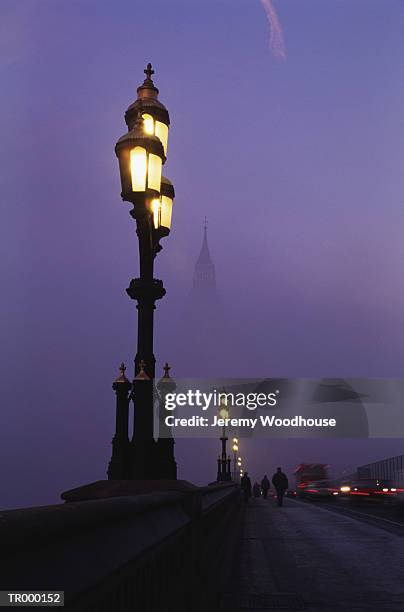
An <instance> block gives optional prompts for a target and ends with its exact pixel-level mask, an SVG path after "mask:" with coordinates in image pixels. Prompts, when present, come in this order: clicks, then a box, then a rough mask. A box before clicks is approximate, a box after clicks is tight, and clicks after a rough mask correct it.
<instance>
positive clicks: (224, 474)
mask: <svg viewBox="0 0 404 612" xmlns="http://www.w3.org/2000/svg"><path fill="white" fill-rule="evenodd" d="M229 414H230V412H229V408H228V406H227V398H223V397H221V399H220V406H219V416H220V418H221V419H228V418H229ZM227 440H228V438H227V436H226V426H225V425H223V427H222V435H221V437H220V441H221V443H222V454H221V456H219V457H218V460H217V480H231V473H230V457H228V456H227V450H226V443H227Z"/></svg>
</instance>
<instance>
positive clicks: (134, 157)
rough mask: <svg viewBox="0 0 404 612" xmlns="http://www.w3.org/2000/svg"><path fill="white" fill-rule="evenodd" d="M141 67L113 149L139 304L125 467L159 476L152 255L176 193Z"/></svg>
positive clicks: (164, 117)
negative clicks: (134, 248) (134, 253)
mask: <svg viewBox="0 0 404 612" xmlns="http://www.w3.org/2000/svg"><path fill="white" fill-rule="evenodd" d="M144 72H145V74H146V78H145V80H144V82H143V84H142V85H141V86H140V87H138V89H137V94H138V96H137V99H136V100H135V102H133V104H131V105H130V106H129V108H128V109H127V111H126V113H125V121H126V124H127V126H128V131H127V133H126V134H124V135H123V136H122V137H121V138H119V140H118V142H117V143H116V146H115V153H116V156H117V158H118V161H119V173H120V179H121V197H122V199H123V200H124V201H125V202H130V203H131V204H132V205H133V208H132V209H131V210H130V215H131V216H132V218H133V219H134V220H135V221H136V233H137V236H138V241H139V262H140V275H139V278H135V279H132V280H131V282H130V284H129V287H128V289H127V290H126V291H127V293H128V295H129V296H130V297H131V298H132V299H134V300H136V301H137V310H138V337H137V353H136V358H135V380H134V385H133V390H132V394H131V396H130V397H133V399H134V403H135V415H134V433H133V439H132V443H131V445H132V451H133V452H132V455H131V459H130V461H131V463H132V466H133V470H132V471H131V470H129V472H131V477H132V478H158V477H159V478H161V477H164V476H163V475H162V474H161V472H159V470H158V468H157V467H156V465H157V464H161V457H160V459H159V461H156V457H157V456H158V455H161V453H158V452H157V453H156V450H157V447H156V443H155V442H154V439H153V385H154V382H153V380H154V377H155V357H154V353H153V325H154V310H155V303H156V301H157V300H159V299H161V298H162V297H163V296H164V295H165V293H166V291H165V289H164V287H163V282H162V281H161V280H158V279H155V278H154V258H155V256H156V254H157V253H158V252H159V251H160V250H161V246H160V239H161V238H163V237H165V236H168V234H169V233H170V229H171V218H172V207H173V200H174V196H175V193H174V187H173V185H172V183H171V182H170V181H169V180H168V179H167V178H165V177H163V176H162V167H163V165H164V164H165V162H166V159H167V145H168V130H169V125H170V118H169V114H168V111H167V109H166V108H165V106H164V105H163V104H162V103H161V102H160V101H159V100H158V93H159V91H158V89H157V87H155V85H154V83H153V81H152V75H153V74H154V70H153V69H152V66H151V64H148V65H147V68H146V70H145V71H144ZM141 363H142V366H141ZM127 401H128V402H129V398H128V400H127ZM157 444H158V443H157ZM125 473H126V474H127V473H128V470H126V472H125ZM109 477H110V475H109ZM118 477H119V476H118ZM125 477H128V476H127V475H126V476H125ZM114 478H117V476H114Z"/></svg>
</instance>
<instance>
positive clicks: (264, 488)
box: [261, 474, 271, 499]
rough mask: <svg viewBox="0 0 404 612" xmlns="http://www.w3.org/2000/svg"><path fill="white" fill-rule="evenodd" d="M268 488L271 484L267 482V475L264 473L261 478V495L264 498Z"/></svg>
mask: <svg viewBox="0 0 404 612" xmlns="http://www.w3.org/2000/svg"><path fill="white" fill-rule="evenodd" d="M270 488H271V485H270V483H269V480H268V476H267V475H266V474H265V476H264V478H263V479H262V480H261V489H262V495H263V497H264V499H266V498H267V496H268V491H269V489H270Z"/></svg>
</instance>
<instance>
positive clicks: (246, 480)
mask: <svg viewBox="0 0 404 612" xmlns="http://www.w3.org/2000/svg"><path fill="white" fill-rule="evenodd" d="M240 485H241V488H242V489H243V493H244V501H245V502H248V500H249V499H250V497H251V480H250V477H249V476H248V472H246V473H245V474H244V476H243V477H242V479H241V481H240Z"/></svg>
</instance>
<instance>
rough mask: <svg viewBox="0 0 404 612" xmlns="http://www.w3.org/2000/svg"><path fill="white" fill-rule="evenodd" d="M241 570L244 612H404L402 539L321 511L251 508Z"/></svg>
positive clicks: (262, 504) (289, 506) (268, 503)
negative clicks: (282, 611)
mask: <svg viewBox="0 0 404 612" xmlns="http://www.w3.org/2000/svg"><path fill="white" fill-rule="evenodd" d="M240 563H241V567H240V576H239V595H238V609H239V610H242V611H247V610H248V611H250V612H254V611H255V610H257V611H258V610H260V611H262V610H271V611H273V610H306V611H307V612H365V611H366V612H404V538H402V537H400V536H399V535H396V534H392V533H389V532H387V531H383V530H382V529H379V528H378V527H375V526H373V525H369V524H366V523H363V522H360V521H358V520H355V519H353V518H351V517H347V516H343V515H340V514H336V513H333V512H331V511H328V510H325V509H322V508H321V505H320V504H312V505H311V504H303V503H299V502H296V501H294V500H289V499H286V500H285V502H284V506H283V507H282V508H278V507H277V506H276V503H275V501H274V500H273V499H269V500H264V499H252V500H250V503H249V505H248V508H247V511H246V517H245V528H244V534H243V540H242V545H241V560H240ZM235 609H237V607H235Z"/></svg>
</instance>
